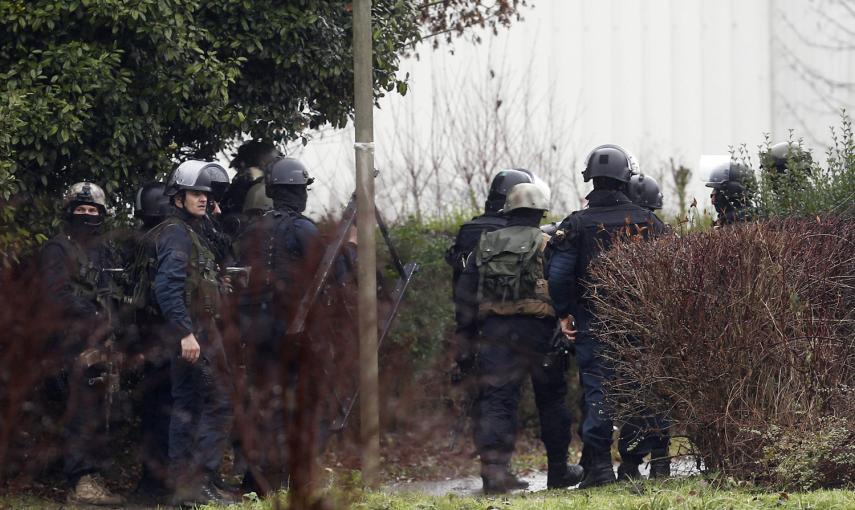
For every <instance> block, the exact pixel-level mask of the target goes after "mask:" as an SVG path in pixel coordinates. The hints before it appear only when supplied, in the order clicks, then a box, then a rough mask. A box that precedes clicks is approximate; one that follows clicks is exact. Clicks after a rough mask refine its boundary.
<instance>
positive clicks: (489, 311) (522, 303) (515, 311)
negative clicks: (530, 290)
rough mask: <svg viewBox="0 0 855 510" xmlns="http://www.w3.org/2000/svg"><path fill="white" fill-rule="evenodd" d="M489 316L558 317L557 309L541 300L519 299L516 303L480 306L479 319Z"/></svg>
mask: <svg viewBox="0 0 855 510" xmlns="http://www.w3.org/2000/svg"><path fill="white" fill-rule="evenodd" d="M489 315H531V316H534V317H538V318H547V317H556V314H555V308H553V307H552V305H551V304H549V303H547V302H545V301H542V300H540V299H518V300H516V301H503V302H498V303H494V302H486V303H481V304H480V305H478V318H479V319H484V318H486V317H487V316H489Z"/></svg>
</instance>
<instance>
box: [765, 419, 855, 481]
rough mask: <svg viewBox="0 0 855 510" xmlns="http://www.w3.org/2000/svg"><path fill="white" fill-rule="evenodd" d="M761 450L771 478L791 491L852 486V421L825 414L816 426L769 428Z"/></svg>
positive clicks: (854, 454)
mask: <svg viewBox="0 0 855 510" xmlns="http://www.w3.org/2000/svg"><path fill="white" fill-rule="evenodd" d="M769 443H770V444H769V446H767V447H766V448H765V450H764V452H763V453H764V459H765V461H766V462H767V464H768V467H769V469H770V470H771V474H772V477H773V480H774V481H775V482H776V483H777V484H779V485H780V486H782V487H785V488H788V489H793V490H810V489H817V488H843V487H853V486H855V423H853V421H852V416H851V415H850V416H848V417H844V416H829V417H825V418H822V419H820V420H818V422H817V423H816V429H814V430H808V431H806V430H801V429H797V428H792V429H788V430H781V429H778V428H777V427H776V428H773V429H772V430H771V431H770V432H769Z"/></svg>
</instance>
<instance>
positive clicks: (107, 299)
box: [79, 268, 125, 432]
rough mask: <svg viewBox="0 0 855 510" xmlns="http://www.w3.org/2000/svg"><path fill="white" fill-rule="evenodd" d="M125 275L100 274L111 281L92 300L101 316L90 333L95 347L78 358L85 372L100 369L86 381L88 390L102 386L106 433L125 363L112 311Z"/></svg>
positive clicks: (118, 272) (118, 270)
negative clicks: (102, 315)
mask: <svg viewBox="0 0 855 510" xmlns="http://www.w3.org/2000/svg"><path fill="white" fill-rule="evenodd" d="M124 271H125V270H124V269H122V268H104V269H102V270H101V272H103V273H106V274H108V275H109V277H110V279H109V284H108V286H107V288H105V289H100V290H99V291H98V292H97V293H96V294H95V300H96V302H97V303H98V307H99V308H100V309H101V312H102V313H103V314H104V319H103V322H102V324H100V325H99V327H98V328H97V329H96V330H95V332H94V333H93V339H94V340H95V344H96V345H97V346H96V347H93V348H90V349H87V350H86V351H84V352H83V353H82V354H81V355H80V357H79V360H80V362H81V364H82V365H83V366H84V368H90V367H93V366H100V367H103V370H102V371H101V373H100V374H99V375H97V376H95V377H91V378H89V380H88V381H87V382H88V384H89V386H95V385H96V384H103V385H104V394H105V404H104V420H105V427H106V430H107V432H109V431H110V419H111V413H112V410H113V400H114V397H115V395H116V393H118V392H119V390H120V389H121V371H120V366H121V365H122V364H123V363H124V355H123V354H122V353H121V352H118V351H117V350H116V342H117V337H116V331H117V330H118V329H120V328H121V325H120V324H117V315H118V314H117V313H116V310H115V306H116V303H121V302H122V293H121V292H120V291H119V286H120V285H119V284H117V283H116V278H119V277H121V276H123V275H124Z"/></svg>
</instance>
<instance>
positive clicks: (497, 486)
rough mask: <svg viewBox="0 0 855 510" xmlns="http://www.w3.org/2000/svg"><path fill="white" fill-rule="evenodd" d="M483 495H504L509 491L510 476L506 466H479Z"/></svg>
mask: <svg viewBox="0 0 855 510" xmlns="http://www.w3.org/2000/svg"><path fill="white" fill-rule="evenodd" d="M481 481H482V482H483V483H484V494H506V493H508V492H510V491H511V486H510V485H511V474H510V471H509V470H508V466H507V464H487V463H482V464H481Z"/></svg>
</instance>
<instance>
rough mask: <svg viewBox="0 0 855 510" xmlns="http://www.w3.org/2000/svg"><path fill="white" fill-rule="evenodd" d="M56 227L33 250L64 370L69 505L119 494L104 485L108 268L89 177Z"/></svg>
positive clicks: (103, 209) (97, 196) (97, 194)
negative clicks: (52, 313) (59, 227)
mask: <svg viewBox="0 0 855 510" xmlns="http://www.w3.org/2000/svg"><path fill="white" fill-rule="evenodd" d="M63 213H64V217H63V219H64V220H65V221H64V223H63V227H62V232H60V233H59V234H57V235H56V236H54V237H53V238H52V239H51V240H49V241H48V242H47V243H45V245H44V247H43V248H42V251H41V254H40V256H39V262H40V268H41V274H42V278H43V280H42V283H43V285H44V287H43V292H44V293H45V296H46V298H47V304H48V306H50V307H51V308H52V310H54V311H55V312H56V318H57V320H56V323H55V328H56V331H57V333H56V335H55V337H54V338H55V342H56V343H57V344H58V345H55V346H53V347H55V348H56V349H57V350H58V351H59V352H60V353H61V355H62V357H63V367H64V372H65V374H66V375H67V387H68V393H69V395H68V400H67V409H66V416H67V417H68V418H67V422H66V423H65V425H64V429H63V439H64V445H63V455H64V457H63V461H64V463H63V471H64V472H65V475H66V477H67V478H68V481H69V483H70V485H71V487H73V490H72V491H71V492H70V493H69V495H68V501H69V503H76V504H86V505H120V504H122V503H123V502H124V499H123V498H122V497H121V496H118V495H116V494H114V493H112V492H111V491H110V490H109V489H108V488H107V486H106V485H105V483H104V480H103V478H102V476H101V475H102V473H103V472H104V471H105V470H106V469H107V467H108V464H107V459H108V458H109V454H108V451H107V434H106V431H105V428H104V425H105V416H106V415H107V412H106V406H107V405H108V402H107V400H106V397H105V395H106V391H109V390H108V389H107V388H106V386H107V385H109V384H110V381H109V380H107V379H108V377H106V376H105V375H104V374H105V363H108V362H109V360H107V359H105V355H107V352H108V349H107V346H106V345H105V342H106V341H108V338H109V337H110V333H111V328H112V327H113V325H112V324H110V320H109V318H108V314H107V313H106V310H105V308H104V303H103V301H102V298H100V297H99V294H100V295H103V291H104V290H105V289H106V286H107V282H106V280H105V277H104V272H103V269H104V268H105V267H111V266H112V264H110V263H109V261H108V255H107V252H106V250H105V248H104V245H103V244H102V243H101V242H100V238H99V234H100V231H101V228H102V225H103V224H104V219H105V217H106V215H107V202H106V196H105V194H104V191H103V190H102V189H101V188H100V187H99V186H98V185H97V184H93V183H91V182H78V183H76V184H74V185H72V186H71V187H70V188H69V190H68V192H66V194H65V197H64V199H63Z"/></svg>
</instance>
